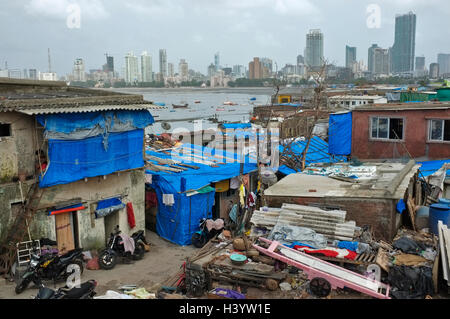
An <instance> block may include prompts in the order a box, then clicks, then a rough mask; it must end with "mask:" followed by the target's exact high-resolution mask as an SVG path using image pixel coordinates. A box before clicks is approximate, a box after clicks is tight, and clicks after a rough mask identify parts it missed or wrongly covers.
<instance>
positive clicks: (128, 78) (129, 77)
mask: <svg viewBox="0 0 450 319" xmlns="http://www.w3.org/2000/svg"><path fill="white" fill-rule="evenodd" d="M138 81H139V66H138V58H137V56H135V55H134V53H133V52H130V53H128V54H127V55H126V56H125V82H126V83H136V82H138Z"/></svg>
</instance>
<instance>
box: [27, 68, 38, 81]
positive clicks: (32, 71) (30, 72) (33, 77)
mask: <svg viewBox="0 0 450 319" xmlns="http://www.w3.org/2000/svg"><path fill="white" fill-rule="evenodd" d="M28 76H29V77H30V80H37V79H38V72H37V70H36V69H30V70H28Z"/></svg>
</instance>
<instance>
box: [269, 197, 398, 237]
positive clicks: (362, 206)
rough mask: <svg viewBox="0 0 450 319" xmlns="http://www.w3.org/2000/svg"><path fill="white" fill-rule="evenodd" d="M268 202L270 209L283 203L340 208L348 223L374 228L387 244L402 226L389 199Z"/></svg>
mask: <svg viewBox="0 0 450 319" xmlns="http://www.w3.org/2000/svg"><path fill="white" fill-rule="evenodd" d="M266 200H267V206H269V207H281V206H282V204H283V203H289V204H298V205H309V204H321V205H330V206H336V207H339V208H340V209H341V210H344V211H346V212H347V215H346V220H347V221H350V220H354V221H355V222H356V225H357V226H359V227H363V226H365V225H370V226H372V231H373V234H374V236H375V238H376V239H383V240H384V241H387V242H390V241H391V240H392V239H393V238H394V236H395V234H396V233H397V229H398V227H399V226H400V215H399V214H397V213H396V208H395V207H396V203H395V202H394V201H393V200H389V199H368V198H318V197H315V198H314V197H280V196H273V197H272V196H266Z"/></svg>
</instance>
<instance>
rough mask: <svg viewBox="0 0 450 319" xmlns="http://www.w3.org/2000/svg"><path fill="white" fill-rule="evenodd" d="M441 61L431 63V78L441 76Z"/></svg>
mask: <svg viewBox="0 0 450 319" xmlns="http://www.w3.org/2000/svg"><path fill="white" fill-rule="evenodd" d="M439 74H440V72H439V63H431V64H430V75H429V76H430V78H432V79H437V78H439Z"/></svg>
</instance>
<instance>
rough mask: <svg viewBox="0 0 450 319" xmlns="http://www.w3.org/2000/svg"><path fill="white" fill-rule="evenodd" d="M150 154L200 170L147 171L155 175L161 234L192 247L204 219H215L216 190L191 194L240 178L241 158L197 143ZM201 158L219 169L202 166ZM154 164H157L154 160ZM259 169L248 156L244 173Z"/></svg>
mask: <svg viewBox="0 0 450 319" xmlns="http://www.w3.org/2000/svg"><path fill="white" fill-rule="evenodd" d="M146 153H147V154H148V155H150V156H155V157H158V158H161V159H168V158H170V159H172V160H176V161H180V162H182V163H185V164H190V165H194V166H197V167H199V169H194V168H192V169H188V170H186V171H183V172H180V173H168V172H155V171H151V170H146V173H147V174H151V175H152V183H151V184H150V185H151V187H152V188H153V189H154V190H155V192H156V195H157V198H158V203H159V204H158V215H157V218H156V230H157V233H158V235H160V236H161V237H163V238H165V239H167V240H169V241H171V242H173V243H176V244H178V245H182V246H184V245H190V244H191V237H192V235H193V234H194V233H195V232H196V231H198V230H199V222H200V220H201V219H202V218H211V216H212V207H213V205H214V196H215V191H212V192H208V193H196V194H195V195H192V196H188V195H189V194H188V193H187V192H188V191H194V190H200V189H202V188H204V187H205V186H208V185H210V184H211V183H214V182H219V181H223V180H227V179H230V178H233V177H236V176H239V175H240V166H241V165H240V158H241V156H240V155H238V154H235V153H231V152H226V151H223V150H213V149H211V148H208V147H201V146H198V145H193V144H184V145H183V146H182V148H179V149H177V150H176V151H174V152H172V154H171V155H168V154H162V153H159V152H155V151H151V150H147V151H146ZM199 158H203V159H204V160H205V163H207V162H213V161H217V166H218V167H212V166H209V165H207V164H202V163H199V162H198V161H196V159H199ZM150 162H154V163H155V164H156V163H157V161H151V160H150ZM253 162H254V163H253ZM221 163H222V164H221ZM160 165H161V164H160ZM256 170H257V165H256V160H255V161H252V159H251V158H250V157H248V156H247V157H245V162H244V171H243V173H244V174H248V173H250V172H253V171H256ZM165 194H171V195H173V199H174V201H173V205H166V204H165V203H164V195H165Z"/></svg>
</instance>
